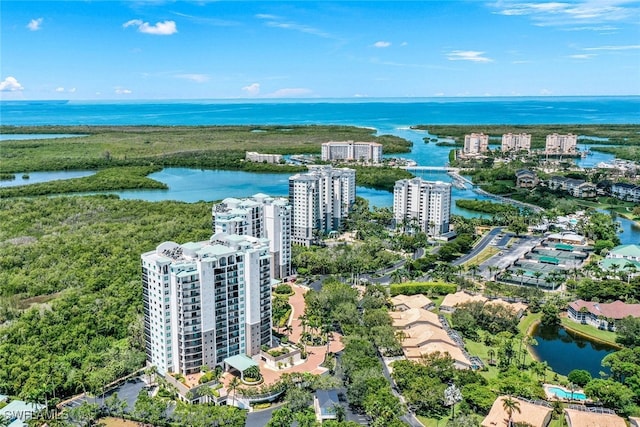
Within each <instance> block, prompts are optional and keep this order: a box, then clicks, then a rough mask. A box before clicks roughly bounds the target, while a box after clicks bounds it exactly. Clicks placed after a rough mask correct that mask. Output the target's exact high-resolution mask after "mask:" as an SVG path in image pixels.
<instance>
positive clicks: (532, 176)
mask: <svg viewBox="0 0 640 427" xmlns="http://www.w3.org/2000/svg"><path fill="white" fill-rule="evenodd" d="M538 181H539V180H538V176H537V175H536V173H535V172H533V171H530V170H528V169H519V170H517V171H516V186H517V187H518V188H535V187H536V185H538Z"/></svg>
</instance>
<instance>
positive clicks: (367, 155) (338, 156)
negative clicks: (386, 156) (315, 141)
mask: <svg viewBox="0 0 640 427" xmlns="http://www.w3.org/2000/svg"><path fill="white" fill-rule="evenodd" d="M322 160H323V161H325V162H330V161H333V160H345V161H357V162H365V163H380V162H382V144H378V143H377V142H353V141H343V142H337V141H330V142H325V143H323V144H322Z"/></svg>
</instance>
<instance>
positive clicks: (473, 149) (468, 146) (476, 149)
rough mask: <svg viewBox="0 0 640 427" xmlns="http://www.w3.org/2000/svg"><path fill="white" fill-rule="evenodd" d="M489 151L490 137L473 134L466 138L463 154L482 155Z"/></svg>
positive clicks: (482, 134)
mask: <svg viewBox="0 0 640 427" xmlns="http://www.w3.org/2000/svg"><path fill="white" fill-rule="evenodd" d="M488 149H489V135H485V134H484V133H472V134H471V135H465V136H464V147H463V149H462V153H463V154H466V155H476V154H482V153H484V152H486V151H487V150H488Z"/></svg>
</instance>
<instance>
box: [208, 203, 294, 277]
mask: <svg viewBox="0 0 640 427" xmlns="http://www.w3.org/2000/svg"><path fill="white" fill-rule="evenodd" d="M212 215H213V230H214V233H227V234H240V235H243V236H253V237H260V238H262V237H264V238H267V239H269V250H270V252H271V275H272V277H273V278H276V279H281V278H285V277H287V276H289V275H290V274H291V221H292V218H291V217H292V208H291V205H290V204H289V201H288V200H287V199H286V198H283V197H281V198H274V197H270V196H267V195H266V194H255V195H253V196H251V197H250V198H248V199H235V198H231V197H230V198H227V199H224V200H223V201H222V202H220V203H217V204H215V205H214V206H213V209H212Z"/></svg>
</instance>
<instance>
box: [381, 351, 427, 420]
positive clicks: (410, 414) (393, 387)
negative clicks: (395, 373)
mask: <svg viewBox="0 0 640 427" xmlns="http://www.w3.org/2000/svg"><path fill="white" fill-rule="evenodd" d="M378 358H379V359H380V362H382V373H383V374H384V376H385V378H386V379H387V381H389V384H391V392H392V393H393V395H394V396H396V397H397V398H398V399H400V401H401V402H402V403H403V404H404V403H405V400H404V396H402V394H400V391H399V390H398V389H397V387H396V385H395V384H396V383H395V382H394V381H393V378H391V374H390V373H389V368H388V367H387V364H386V363H384V359H383V358H382V356H381V355H380V353H379V352H378ZM400 419H401V420H402V421H404V422H405V423H407V424H409V425H410V426H411V427H424V426H423V424H422V423H421V422H420V421H418V419H417V418H416V416H415V414H414V413H413V412H411V410H408V411H407V412H406V413H405V414H404V415H402V416H401V417H400Z"/></svg>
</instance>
